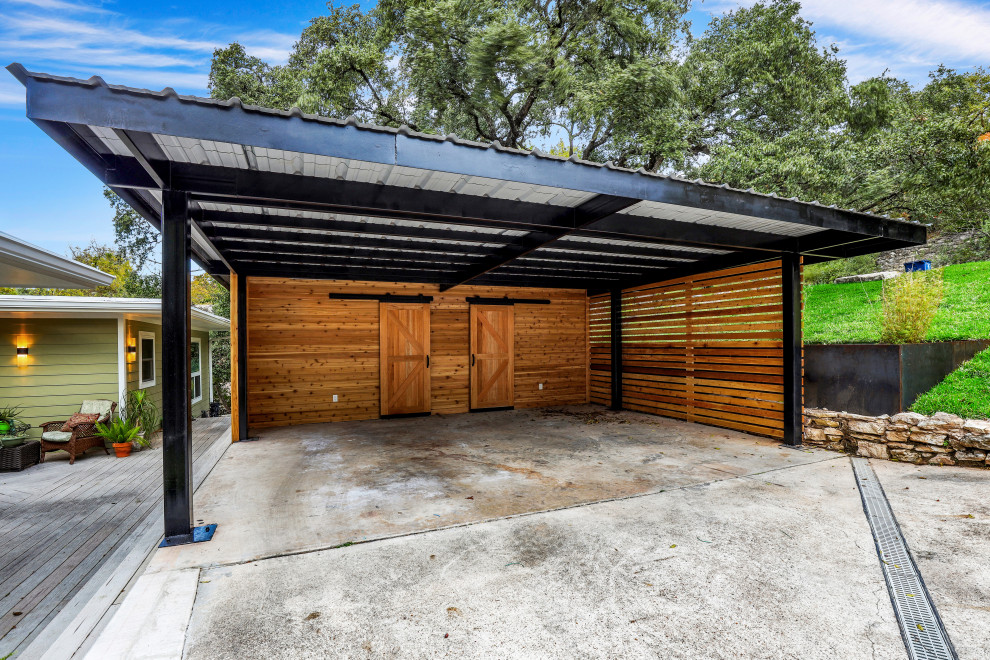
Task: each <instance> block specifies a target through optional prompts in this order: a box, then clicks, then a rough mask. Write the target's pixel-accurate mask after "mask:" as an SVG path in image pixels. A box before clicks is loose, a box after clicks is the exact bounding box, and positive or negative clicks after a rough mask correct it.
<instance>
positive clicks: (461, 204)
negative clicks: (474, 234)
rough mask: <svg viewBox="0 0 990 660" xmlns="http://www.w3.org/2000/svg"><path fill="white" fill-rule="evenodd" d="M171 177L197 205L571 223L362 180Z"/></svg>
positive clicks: (189, 169)
mask: <svg viewBox="0 0 990 660" xmlns="http://www.w3.org/2000/svg"><path fill="white" fill-rule="evenodd" d="M142 173H143V171H142ZM145 176H146V175H145ZM170 178H171V182H172V186H173V187H176V188H181V189H182V190H188V191H189V192H190V193H192V194H193V196H194V197H193V199H195V200H197V201H198V200H205V199H209V200H211V201H215V202H221V203H228V204H245V205H249V206H271V205H273V204H277V203H281V202H295V203H302V204H307V205H310V207H311V208H310V210H312V211H320V212H326V213H343V214H346V215H358V216H373V217H379V218H394V219H403V220H423V221H427V222H446V223H457V224H463V225H476V226H492V227H499V228H504V229H511V228H517V229H524V230H526V229H530V228H534V227H567V228H573V227H574V223H575V210H574V209H573V208H571V207H564V206H551V205H548V204H539V203H535V202H519V201H515V200H509V199H499V198H496V197H482V196H480V195H462V194H459V193H450V192H441V191H436V190H426V189H421V188H403V187H398V186H386V185H382V184H377V183H367V182H362V181H346V180H341V179H329V178H326V177H312V176H302V175H299V174H281V173H277V172H256V171H252V170H241V169H233V168H223V167H213V166H210V165H197V164H192V163H175V162H172V163H171V164H170Z"/></svg>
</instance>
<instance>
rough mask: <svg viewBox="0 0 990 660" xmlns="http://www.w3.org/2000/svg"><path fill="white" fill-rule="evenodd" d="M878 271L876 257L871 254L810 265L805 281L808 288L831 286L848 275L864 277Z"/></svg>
mask: <svg viewBox="0 0 990 660" xmlns="http://www.w3.org/2000/svg"><path fill="white" fill-rule="evenodd" d="M876 270H877V262H876V257H875V256H873V255H869V254H864V255H860V256H858V257H850V258H849V259H835V260H833V261H824V262H822V263H820V264H809V265H807V266H805V267H804V272H803V279H804V283H805V285H806V286H814V285H815V284H830V283H832V282H833V281H834V280H835V278H837V277H846V276H847V275H863V274H865V273H873V272H876Z"/></svg>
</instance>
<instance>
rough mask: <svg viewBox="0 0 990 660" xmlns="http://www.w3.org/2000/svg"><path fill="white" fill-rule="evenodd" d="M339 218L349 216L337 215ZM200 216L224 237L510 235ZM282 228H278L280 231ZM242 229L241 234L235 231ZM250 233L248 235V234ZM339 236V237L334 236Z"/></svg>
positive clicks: (475, 238)
mask: <svg viewBox="0 0 990 660" xmlns="http://www.w3.org/2000/svg"><path fill="white" fill-rule="evenodd" d="M339 216H340V217H341V218H349V217H354V216H348V215H344V214H339ZM199 217H200V218H201V220H200V222H199V226H200V227H202V228H203V230H204V231H207V233H210V234H211V235H223V236H248V235H251V234H264V235H268V234H271V235H275V236H281V235H288V234H294V235H300V234H301V235H304V236H325V235H326V234H316V233H311V232H288V231H284V230H285V229H309V230H312V231H313V232H316V231H321V232H327V231H333V232H341V233H348V234H371V235H379V234H381V235H384V236H396V237H403V238H410V239H413V238H415V239H422V240H429V239H434V238H435V239H441V240H446V241H459V242H463V243H503V242H505V243H507V242H509V241H511V240H512V239H513V238H514V237H513V236H505V235H502V234H496V233H493V232H479V231H470V230H458V229H453V228H451V229H447V228H435V227H418V226H413V225H390V224H384V223H382V224H377V225H376V224H372V223H367V222H359V221H356V220H346V219H334V220H330V219H322V218H292V217H285V216H278V215H264V214H261V213H227V212H221V211H200V212H199ZM231 225H245V227H235V226H231ZM280 230H281V231H280ZM238 232H241V233H238ZM249 232H250V233H251V234H249ZM337 238H338V239H339V237H337Z"/></svg>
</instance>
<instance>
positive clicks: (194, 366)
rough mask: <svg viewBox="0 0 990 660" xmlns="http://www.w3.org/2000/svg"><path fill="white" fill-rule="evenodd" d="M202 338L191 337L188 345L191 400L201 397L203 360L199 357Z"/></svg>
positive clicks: (194, 401)
mask: <svg viewBox="0 0 990 660" xmlns="http://www.w3.org/2000/svg"><path fill="white" fill-rule="evenodd" d="M202 341H203V340H202V339H193V340H192V345H191V346H190V347H189V348H190V350H189V355H190V356H191V360H190V362H191V364H190V369H189V371H190V372H191V373H192V383H191V386H192V402H193V403H196V402H197V401H199V400H201V399H202V398H203V361H202V360H201V359H200V358H201V356H202V354H203V352H202Z"/></svg>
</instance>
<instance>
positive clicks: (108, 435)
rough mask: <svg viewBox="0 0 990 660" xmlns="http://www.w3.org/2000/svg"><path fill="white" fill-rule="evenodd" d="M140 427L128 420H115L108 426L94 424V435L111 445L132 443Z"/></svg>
mask: <svg viewBox="0 0 990 660" xmlns="http://www.w3.org/2000/svg"><path fill="white" fill-rule="evenodd" d="M140 432H141V427H139V426H138V425H137V424H135V423H134V422H133V421H131V420H129V419H120V418H118V419H115V420H113V421H111V422H110V423H109V424H100V423H98V422H97V424H96V435H98V436H100V437H101V438H103V439H104V440H107V441H108V442H113V443H124V442H134V441H135V439H136V437H137V434H138V433H140Z"/></svg>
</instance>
